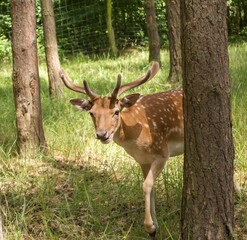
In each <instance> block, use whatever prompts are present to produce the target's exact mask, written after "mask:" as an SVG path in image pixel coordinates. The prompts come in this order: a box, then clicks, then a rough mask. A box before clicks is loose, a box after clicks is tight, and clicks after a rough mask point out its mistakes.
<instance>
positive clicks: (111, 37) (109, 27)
mask: <svg viewBox="0 0 247 240" xmlns="http://www.w3.org/2000/svg"><path fill="white" fill-rule="evenodd" d="M106 7H107V13H106V25H107V35H108V39H109V45H110V53H111V55H112V56H113V57H116V56H117V55H118V49H117V46H116V41H115V33H114V29H113V27H112V1H111V0H106Z"/></svg>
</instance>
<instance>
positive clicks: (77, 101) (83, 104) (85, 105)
mask: <svg viewBox="0 0 247 240" xmlns="http://www.w3.org/2000/svg"><path fill="white" fill-rule="evenodd" d="M70 103H71V104H72V105H74V106H75V107H76V108H77V109H79V110H83V111H89V110H90V109H91V108H92V106H93V104H92V103H91V102H90V101H88V100H86V99H81V98H74V99H71V100H70Z"/></svg>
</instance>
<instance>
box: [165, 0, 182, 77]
mask: <svg viewBox="0 0 247 240" xmlns="http://www.w3.org/2000/svg"><path fill="white" fill-rule="evenodd" d="M180 1H181V0H166V13H167V26H168V39H169V52H170V71H169V76H168V81H170V82H179V81H181V80H182V56H181V18H180Z"/></svg>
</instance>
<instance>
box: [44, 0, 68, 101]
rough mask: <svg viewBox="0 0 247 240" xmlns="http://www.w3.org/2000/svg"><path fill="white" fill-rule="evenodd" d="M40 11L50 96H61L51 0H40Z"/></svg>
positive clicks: (61, 87)
mask: <svg viewBox="0 0 247 240" xmlns="http://www.w3.org/2000/svg"><path fill="white" fill-rule="evenodd" d="M41 12H42V19H43V29H44V35H45V53H46V63H47V70H48V78H49V92H50V96H51V97H61V96H63V83H62V81H61V78H60V77H59V71H60V61H59V56H58V47H57V37H56V25H55V18H54V10H53V4H52V0H41Z"/></svg>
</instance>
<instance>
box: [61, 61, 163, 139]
mask: <svg viewBox="0 0 247 240" xmlns="http://www.w3.org/2000/svg"><path fill="white" fill-rule="evenodd" d="M158 70H159V64H158V63H157V62H153V64H152V66H151V68H150V69H149V70H148V72H147V73H146V74H145V75H144V76H142V77H140V78H138V79H137V80H135V81H133V82H130V83H127V84H124V85H122V86H121V81H122V79H121V75H120V74H119V75H118V77H117V83H116V86H115V88H114V89H113V91H112V93H111V94H110V95H109V96H104V97H102V96H100V95H99V94H97V93H95V92H94V91H92V90H91V89H90V88H89V86H88V83H87V81H85V80H84V81H83V85H84V86H83V87H80V86H77V85H75V84H74V83H72V81H71V80H70V78H69V77H68V75H67V74H66V73H65V71H64V70H61V71H60V77H61V78H62V80H63V82H64V84H65V85H66V87H68V88H69V89H71V90H73V91H75V92H79V93H83V94H85V95H87V96H88V97H89V99H83V98H77V99H71V100H70V103H71V104H73V105H74V106H75V107H76V108H78V109H80V110H83V111H88V112H89V114H90V116H91V117H92V120H93V123H94V127H95V136H96V138H97V139H99V140H101V142H102V143H109V142H110V141H111V140H112V139H113V136H114V134H115V132H116V131H117V129H118V127H119V125H120V122H121V121H120V119H121V111H122V110H123V109H124V108H130V107H131V106H133V105H134V104H135V103H136V102H137V101H138V99H139V97H140V94H139V93H135V94H130V95H127V96H125V97H123V98H119V96H120V95H121V94H123V93H124V92H126V91H128V90H130V89H132V88H135V87H137V86H139V85H141V84H143V83H145V82H147V81H149V80H151V79H152V78H153V77H154V76H155V75H156V73H157V72H158Z"/></svg>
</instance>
